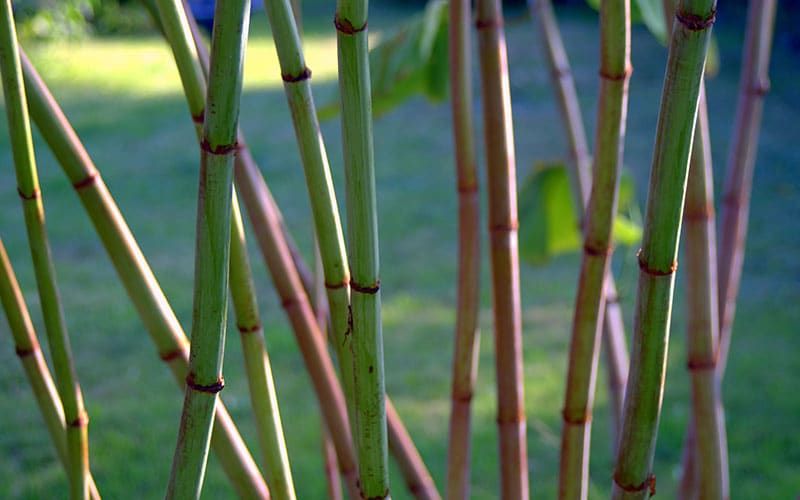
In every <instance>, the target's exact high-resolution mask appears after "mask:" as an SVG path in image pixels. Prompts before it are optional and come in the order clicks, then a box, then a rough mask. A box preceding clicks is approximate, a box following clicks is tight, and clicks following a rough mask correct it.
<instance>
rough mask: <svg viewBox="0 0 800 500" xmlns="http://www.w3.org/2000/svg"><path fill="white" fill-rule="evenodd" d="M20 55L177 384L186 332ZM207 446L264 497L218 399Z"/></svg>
mask: <svg viewBox="0 0 800 500" xmlns="http://www.w3.org/2000/svg"><path fill="white" fill-rule="evenodd" d="M20 55H21V57H22V68H23V71H24V73H25V87H26V89H27V91H28V98H29V104H30V107H31V116H32V117H33V120H34V123H36V125H37V127H38V129H39V132H41V134H42V136H43V137H44V139H45V141H46V142H47V144H48V145H49V146H50V149H51V150H52V151H53V154H54V155H55V157H56V159H57V160H58V162H59V164H60V165H61V167H62V170H63V171H64V173H65V174H66V176H67V177H68V178H69V180H70V182H71V183H72V185H73V187H74V188H75V191H76V193H77V195H78V197H79V198H80V200H81V203H82V204H83V207H84V209H85V210H86V213H87V215H88V216H89V218H90V220H91V222H92V224H93V225H94V228H95V231H96V232H97V235H98V236H99V237H100V240H101V242H102V244H103V246H104V247H105V249H106V252H107V253H108V255H109V257H110V259H111V263H112V264H113V265H114V268H115V270H116V271H117V275H118V276H119V278H120V280H121V282H122V284H123V286H124V287H125V290H126V292H127V293H128V296H129V297H130V299H131V301H132V302H133V305H134V307H135V308H136V310H137V312H138V314H139V317H140V318H141V319H142V322H143V323H144V326H145V328H146V330H147V331H148V332H149V334H150V337H151V339H152V340H153V343H154V344H155V346H156V349H157V350H158V354H159V356H160V357H161V359H162V360H164V362H166V363H167V364H168V365H169V368H170V370H171V371H172V373H173V376H174V377H175V381H176V382H177V383H178V384H179V386H180V387H181V388H183V387H184V385H185V383H186V375H187V373H188V357H189V352H188V345H189V342H188V340H187V339H186V335H185V334H184V332H183V329H182V328H181V325H180V323H179V322H178V319H177V318H176V316H175V313H174V311H173V310H172V308H171V306H170V305H169V302H168V301H167V298H166V297H165V296H164V293H163V291H162V290H161V287H160V286H159V284H158V281H157V280H156V277H155V275H154V274H153V271H152V269H151V268H150V265H149V264H148V263H147V260H146V259H145V257H144V255H143V254H142V251H141V249H140V248H139V246H138V244H137V243H136V239H135V238H134V236H133V234H132V233H131V230H130V228H129V227H128V225H127V224H126V222H125V219H124V218H123V216H122V214H121V213H120V211H119V207H118V206H117V205H116V203H115V202H114V199H113V197H112V196H111V193H110V192H109V190H108V187H107V186H106V184H105V182H104V181H103V178H102V176H101V175H100V171H99V170H98V169H97V168H96V167H95V165H94V164H93V163H92V160H91V158H90V156H89V153H88V152H87V151H86V149H85V148H84V146H83V144H82V143H81V141H80V139H79V138H78V136H77V134H76V133H75V130H73V128H72V126H71V125H70V124H69V121H68V120H67V118H66V116H64V112H63V111H62V110H61V108H60V107H59V106H58V103H57V102H56V100H55V99H54V98H53V96H52V94H51V93H50V91H49V90H48V88H47V86H46V85H45V83H44V81H43V80H42V79H41V77H40V76H39V74H38V73H37V72H36V69H35V68H34V67H33V65H32V64H31V63H30V61H29V60H28V58H27V57H26V56H25V54H24V53H23V52H21V53H20ZM211 446H212V448H213V449H214V451H215V453H216V454H217V457H218V458H219V460H220V464H221V465H222V468H223V470H224V471H225V473H226V474H227V476H228V478H229V479H230V481H231V484H232V485H233V487H234V488H235V490H236V492H237V493H238V494H239V496H241V497H247V498H264V497H266V496H267V487H266V484H265V483H264V480H263V478H262V477H261V474H260V472H259V471H258V468H257V466H256V464H255V462H254V461H253V458H252V456H251V455H250V452H249V451H248V450H247V447H246V446H245V444H244V441H243V440H242V437H241V436H240V435H239V431H238V430H237V429H236V426H235V424H234V423H233V420H232V419H231V417H230V415H229V414H228V412H227V410H226V409H225V406H224V404H223V403H222V402H221V401H220V402H219V403H218V404H217V411H216V420H215V423H214V432H213V434H212V437H211Z"/></svg>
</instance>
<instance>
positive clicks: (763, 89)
mask: <svg viewBox="0 0 800 500" xmlns="http://www.w3.org/2000/svg"><path fill="white" fill-rule="evenodd" d="M769 89H770V84H769V78H764V79H762V80H761V81H759V82H758V83H755V84H753V85H751V86H750V88H749V91H750V94H752V95H755V96H758V97H764V96H765V95H767V93H768V92H769Z"/></svg>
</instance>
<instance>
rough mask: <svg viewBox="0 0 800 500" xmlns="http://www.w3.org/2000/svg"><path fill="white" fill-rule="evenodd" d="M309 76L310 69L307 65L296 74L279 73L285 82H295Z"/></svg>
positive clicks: (306, 78)
mask: <svg viewBox="0 0 800 500" xmlns="http://www.w3.org/2000/svg"><path fill="white" fill-rule="evenodd" d="M309 78H311V69H309V67H308V66H306V67H304V68H303V70H302V71H300V73H298V74H296V75H292V74H288V73H281V79H282V80H283V81H284V82H286V83H297V82H302V81H304V80H308V79H309Z"/></svg>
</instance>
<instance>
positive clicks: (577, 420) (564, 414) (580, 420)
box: [561, 408, 592, 425]
mask: <svg viewBox="0 0 800 500" xmlns="http://www.w3.org/2000/svg"><path fill="white" fill-rule="evenodd" d="M561 419H562V420H563V421H564V423H565V424H567V425H586V424H588V423H589V422H591V421H592V412H591V411H588V410H584V412H583V413H581V414H580V415H577V416H573V415H570V414H569V412H568V411H567V410H566V408H565V409H563V410H561Z"/></svg>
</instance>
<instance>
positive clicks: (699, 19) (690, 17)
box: [675, 9, 717, 31]
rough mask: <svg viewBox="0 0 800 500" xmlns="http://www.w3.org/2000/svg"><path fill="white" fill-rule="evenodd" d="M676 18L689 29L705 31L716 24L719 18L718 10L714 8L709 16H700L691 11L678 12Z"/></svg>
mask: <svg viewBox="0 0 800 500" xmlns="http://www.w3.org/2000/svg"><path fill="white" fill-rule="evenodd" d="M675 19H677V20H678V22H679V23H681V24H682V25H683V26H684V27H685V28H686V29H688V30H689V31H703V30H705V29H708V28H710V27H711V26H712V25H713V24H714V21H715V20H716V19H717V10H716V9H712V10H711V12H710V13H709V14H708V15H707V16H698V15H697V14H692V13H691V12H676V13H675Z"/></svg>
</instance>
